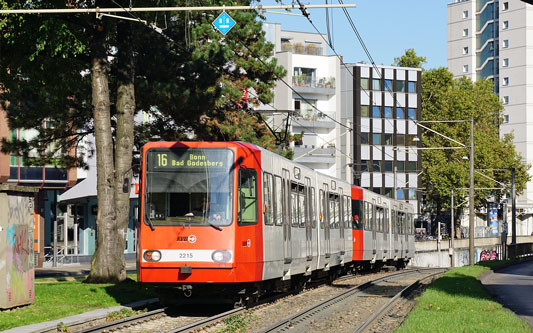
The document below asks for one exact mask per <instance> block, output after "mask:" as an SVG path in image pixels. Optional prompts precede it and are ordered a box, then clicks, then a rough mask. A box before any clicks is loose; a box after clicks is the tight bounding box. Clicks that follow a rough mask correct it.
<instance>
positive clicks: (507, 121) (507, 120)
mask: <svg viewBox="0 0 533 333" xmlns="http://www.w3.org/2000/svg"><path fill="white" fill-rule="evenodd" d="M503 123H504V124H508V123H509V115H508V114H506V115H504V116H503Z"/></svg>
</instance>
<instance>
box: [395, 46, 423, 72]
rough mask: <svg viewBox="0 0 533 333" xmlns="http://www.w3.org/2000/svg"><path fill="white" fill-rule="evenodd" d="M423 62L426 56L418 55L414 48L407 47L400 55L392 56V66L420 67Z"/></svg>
mask: <svg viewBox="0 0 533 333" xmlns="http://www.w3.org/2000/svg"><path fill="white" fill-rule="evenodd" d="M425 63H427V60H426V57H419V56H417V55H416V52H415V50H414V49H407V50H405V53H404V54H403V55H402V56H401V57H397V58H396V57H395V58H394V64H393V66H400V67H413V68H422V65H423V64H425Z"/></svg>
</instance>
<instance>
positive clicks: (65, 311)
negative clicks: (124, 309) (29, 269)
mask: <svg viewBox="0 0 533 333" xmlns="http://www.w3.org/2000/svg"><path fill="white" fill-rule="evenodd" d="M135 278H136V276H135V274H131V275H128V279H127V280H125V281H123V282H121V283H118V284H91V283H84V282H83V281H76V280H75V281H55V282H54V281H53V279H50V278H48V279H46V280H44V281H39V280H40V279H36V281H35V282H36V283H35V302H34V304H32V305H28V306H23V307H19V308H15V309H12V310H8V311H2V312H0V331H2V330H6V329H10V328H13V327H18V326H24V325H30V324H35V323H40V322H44V321H50V320H55V319H59V318H64V317H68V316H72V315H76V314H80V313H83V312H87V311H92V310H95V309H99V308H106V307H111V306H117V305H123V304H127V303H131V302H134V301H139V300H143V299H148V298H153V297H157V296H156V294H155V292H153V291H151V290H148V289H146V288H143V287H141V286H140V285H139V284H138V283H137V282H135V281H134V279H135ZM61 279H63V278H61ZM45 281H46V283H39V282H45Z"/></svg>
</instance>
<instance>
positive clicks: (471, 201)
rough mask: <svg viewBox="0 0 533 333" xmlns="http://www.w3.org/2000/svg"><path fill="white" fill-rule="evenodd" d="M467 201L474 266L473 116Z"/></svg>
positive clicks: (472, 263)
mask: <svg viewBox="0 0 533 333" xmlns="http://www.w3.org/2000/svg"><path fill="white" fill-rule="evenodd" d="M468 201H469V206H470V207H469V209H470V214H469V223H468V226H469V229H470V230H469V233H468V234H469V237H468V238H469V242H468V247H469V256H470V265H471V266H473V265H475V264H476V258H475V257H474V256H475V251H474V245H475V244H474V233H475V230H474V229H475V225H474V204H475V202H474V115H472V118H471V119H470V189H469V195H468Z"/></svg>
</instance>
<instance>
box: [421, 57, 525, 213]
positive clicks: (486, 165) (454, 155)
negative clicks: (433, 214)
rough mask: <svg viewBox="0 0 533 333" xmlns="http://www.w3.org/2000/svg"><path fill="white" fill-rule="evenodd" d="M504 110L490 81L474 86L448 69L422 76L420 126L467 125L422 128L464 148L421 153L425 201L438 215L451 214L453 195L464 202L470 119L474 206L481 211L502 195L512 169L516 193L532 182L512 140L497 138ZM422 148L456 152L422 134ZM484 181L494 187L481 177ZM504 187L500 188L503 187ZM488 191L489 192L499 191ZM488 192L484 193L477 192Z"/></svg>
mask: <svg viewBox="0 0 533 333" xmlns="http://www.w3.org/2000/svg"><path fill="white" fill-rule="evenodd" d="M502 111H503V106H502V105H501V103H500V101H499V99H498V97H497V96H496V94H494V92H493V83H492V81H491V80H478V81H476V82H472V81H471V80H470V79H468V78H466V77H463V78H460V79H453V74H452V73H450V72H449V71H448V70H447V69H446V68H437V69H431V70H429V71H426V72H424V73H423V75H422V120H424V121H428V120H438V121H447V120H465V121H466V122H455V123H425V124H424V126H427V127H430V128H431V129H433V130H435V131H437V132H439V133H441V134H444V135H446V136H448V137H449V138H452V139H454V140H457V141H458V142H460V143H463V144H464V145H466V146H467V149H439V150H425V151H423V153H422V169H423V172H422V174H421V180H422V187H424V188H425V191H426V199H427V200H428V202H429V203H430V205H432V207H433V208H434V209H436V210H440V208H449V205H450V195H451V190H454V196H455V197H456V202H462V201H464V200H465V198H466V197H467V196H468V191H466V190H465V189H467V188H469V187H470V164H469V160H468V158H469V154H470V150H469V149H468V147H469V146H470V122H469V120H470V119H471V117H472V116H473V117H474V168H475V170H476V173H475V177H474V186H475V188H477V189H476V190H475V201H476V202H475V203H476V206H478V207H479V206H485V205H486V199H487V198H488V196H489V195H493V194H495V195H496V197H497V198H502V197H503V196H504V195H506V194H507V193H508V192H509V190H510V186H511V168H515V170H516V191H517V193H520V192H522V191H523V190H524V188H525V184H526V182H527V181H528V180H529V179H530V177H529V175H528V172H527V170H528V169H529V166H527V165H525V164H524V163H523V162H522V157H521V156H520V154H519V153H517V152H516V150H515V147H514V145H513V143H512V136H510V135H505V136H503V137H500V135H499V131H498V127H499V124H500V123H501V121H502ZM422 133H423V134H422V147H459V146H460V145H459V144H457V143H454V142H452V141H451V140H449V139H446V138H444V137H442V136H439V135H437V134H435V133H433V132H431V131H428V130H424V129H422ZM481 174H483V175H485V176H488V177H490V178H492V179H494V180H496V181H497V182H495V181H493V180H491V179H489V178H487V177H484V176H483V175H481ZM502 184H503V185H502ZM500 187H504V189H501V190H491V189H488V188H500ZM481 188H487V189H481Z"/></svg>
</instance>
